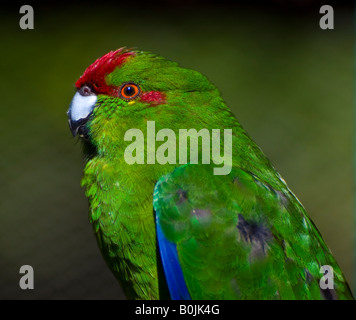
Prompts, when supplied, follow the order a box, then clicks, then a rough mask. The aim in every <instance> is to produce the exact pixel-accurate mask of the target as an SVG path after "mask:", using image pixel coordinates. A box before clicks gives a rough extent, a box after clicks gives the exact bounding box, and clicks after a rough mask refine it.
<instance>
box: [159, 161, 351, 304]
mask: <svg viewBox="0 0 356 320" xmlns="http://www.w3.org/2000/svg"><path fill="white" fill-rule="evenodd" d="M153 206H154V210H155V214H156V230H157V240H158V245H159V250H160V256H161V260H162V264H163V269H164V272H165V276H166V281H167V284H168V288H169V291H170V295H171V298H172V299H288V300H289V299H352V294H351V292H350V290H349V288H348V285H347V283H346V281H345V279H344V277H343V275H342V273H341V271H340V268H339V267H338V265H337V263H336V261H335V260H334V258H333V256H332V255H331V253H330V251H329V249H328V248H327V247H326V245H325V243H324V241H323V239H322V237H321V235H320V233H319V232H318V230H317V229H316V227H315V226H314V224H313V223H312V222H311V221H310V219H309V218H308V216H307V214H306V213H305V211H304V209H303V207H302V206H301V204H300V203H299V201H298V200H297V199H296V198H295V196H294V195H293V194H292V193H291V192H290V191H289V189H288V188H287V187H285V189H284V190H275V189H273V188H272V187H271V186H270V185H268V184H267V183H266V182H263V181H261V180H260V179H259V178H258V177H257V176H256V175H254V174H252V173H250V172H247V171H246V170H242V169H240V168H236V167H235V168H232V171H231V173H230V174H229V175H213V171H212V167H211V166H209V165H191V164H188V165H185V166H181V167H179V168H176V169H175V170H174V171H173V172H172V173H170V174H168V175H166V176H164V177H162V178H161V179H160V180H159V181H158V182H157V184H156V186H155V190H154V196H153ZM325 265H327V266H331V267H332V269H328V270H331V271H330V272H332V274H329V276H330V275H332V276H333V279H332V281H333V283H332V285H333V287H332V286H330V285H331V282H330V281H331V280H329V284H330V285H329V286H327V287H326V288H324V289H322V288H321V285H320V279H321V278H322V277H323V276H324V274H323V273H321V271H320V268H321V266H325Z"/></svg>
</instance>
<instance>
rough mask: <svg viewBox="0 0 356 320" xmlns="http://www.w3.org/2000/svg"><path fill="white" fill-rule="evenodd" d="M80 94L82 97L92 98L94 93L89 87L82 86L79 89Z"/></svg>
mask: <svg viewBox="0 0 356 320" xmlns="http://www.w3.org/2000/svg"><path fill="white" fill-rule="evenodd" d="M79 93H80V94H81V95H82V96H90V95H92V94H94V93H93V91H92V90H91V88H90V87H88V86H82V87H81V88H80V89H79Z"/></svg>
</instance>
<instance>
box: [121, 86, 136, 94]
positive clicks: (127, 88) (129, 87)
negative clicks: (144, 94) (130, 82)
mask: <svg viewBox="0 0 356 320" xmlns="http://www.w3.org/2000/svg"><path fill="white" fill-rule="evenodd" d="M124 93H125V95H126V96H132V95H133V94H134V93H135V89H134V88H133V87H131V86H127V87H125V89H124Z"/></svg>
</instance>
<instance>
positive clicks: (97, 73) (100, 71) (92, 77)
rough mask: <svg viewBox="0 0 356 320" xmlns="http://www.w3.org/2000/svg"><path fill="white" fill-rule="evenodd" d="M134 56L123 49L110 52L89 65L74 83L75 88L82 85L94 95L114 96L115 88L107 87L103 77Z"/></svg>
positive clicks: (131, 52)
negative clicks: (87, 86) (88, 88)
mask: <svg viewBox="0 0 356 320" xmlns="http://www.w3.org/2000/svg"><path fill="white" fill-rule="evenodd" d="M134 54H135V52H133V51H127V49H124V48H120V49H118V50H115V51H110V52H109V53H107V54H105V55H104V56H102V57H101V58H99V59H97V60H96V61H95V62H94V63H93V64H91V65H90V66H89V67H88V68H87V69H86V70H85V71H84V73H83V75H82V76H81V77H80V78H79V79H78V81H77V82H76V83H75V86H76V87H77V88H78V89H79V88H81V87H82V86H83V85H89V86H90V87H92V89H93V90H94V91H95V92H96V93H102V94H107V95H116V88H115V87H114V86H109V85H108V84H107V83H106V81H105V77H106V76H107V75H108V74H109V73H111V72H113V71H114V69H115V68H116V67H119V66H121V65H122V64H123V63H124V62H125V61H126V59H127V58H128V57H130V56H132V55H134Z"/></svg>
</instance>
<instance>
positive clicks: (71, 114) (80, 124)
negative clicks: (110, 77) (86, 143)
mask: <svg viewBox="0 0 356 320" xmlns="http://www.w3.org/2000/svg"><path fill="white" fill-rule="evenodd" d="M96 101H97V96H96V95H94V94H92V95H89V96H83V95H81V94H80V93H79V92H77V93H76V94H75V95H74V97H73V99H72V102H71V103H70V106H69V109H68V112H67V116H68V121H69V128H70V131H71V132H72V135H73V136H74V137H75V136H76V135H77V134H79V135H80V136H84V135H85V133H86V128H85V124H86V123H87V121H88V119H89V117H90V115H91V114H92V112H93V110H94V108H95V103H96Z"/></svg>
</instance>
